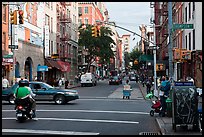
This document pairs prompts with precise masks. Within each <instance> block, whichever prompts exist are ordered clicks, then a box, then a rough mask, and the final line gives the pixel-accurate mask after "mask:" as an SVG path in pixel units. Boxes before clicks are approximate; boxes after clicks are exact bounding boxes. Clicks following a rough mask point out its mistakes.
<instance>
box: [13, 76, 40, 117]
mask: <svg viewBox="0 0 204 137" xmlns="http://www.w3.org/2000/svg"><path fill="white" fill-rule="evenodd" d="M18 84H19V87H18V88H17V89H16V90H15V91H14V96H15V98H16V99H15V104H16V105H17V104H18V103H20V102H22V101H23V102H28V103H29V104H30V107H31V109H32V111H33V119H34V120H37V118H36V113H35V112H36V102H35V100H34V98H33V97H34V96H35V94H33V92H32V90H31V88H30V87H29V81H28V80H23V79H21V80H20V81H19V83H18Z"/></svg>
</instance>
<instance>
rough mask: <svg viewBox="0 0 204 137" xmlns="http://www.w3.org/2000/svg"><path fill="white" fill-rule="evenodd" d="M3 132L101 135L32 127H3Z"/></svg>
mask: <svg viewBox="0 0 204 137" xmlns="http://www.w3.org/2000/svg"><path fill="white" fill-rule="evenodd" d="M2 132H9V133H29V134H32V133H34V134H57V135H99V133H94V132H74V131H52V130H30V129H2Z"/></svg>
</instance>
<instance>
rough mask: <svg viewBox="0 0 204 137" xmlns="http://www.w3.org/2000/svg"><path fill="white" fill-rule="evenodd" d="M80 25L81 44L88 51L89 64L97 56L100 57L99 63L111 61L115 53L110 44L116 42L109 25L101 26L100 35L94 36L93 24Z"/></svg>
mask: <svg viewBox="0 0 204 137" xmlns="http://www.w3.org/2000/svg"><path fill="white" fill-rule="evenodd" d="M82 26H83V25H81V26H80V27H79V41H78V43H79V46H82V47H84V48H85V49H87V51H88V55H86V58H87V60H86V62H87V63H88V70H89V66H90V65H91V64H92V63H93V62H94V61H96V57H99V59H100V60H99V63H102V64H107V63H108V62H110V58H113V57H114V53H113V51H112V50H111V47H110V45H111V44H114V45H115V42H114V40H113V39H112V38H111V36H112V31H111V29H110V28H108V27H103V26H101V27H100V34H101V35H100V36H99V37H96V38H95V37H92V30H91V28H92V27H93V25H86V28H83V27H82Z"/></svg>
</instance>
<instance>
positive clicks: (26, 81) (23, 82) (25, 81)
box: [18, 80, 29, 87]
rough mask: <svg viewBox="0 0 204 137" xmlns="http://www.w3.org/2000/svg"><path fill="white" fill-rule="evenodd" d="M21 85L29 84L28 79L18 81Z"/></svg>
mask: <svg viewBox="0 0 204 137" xmlns="http://www.w3.org/2000/svg"><path fill="white" fill-rule="evenodd" d="M18 85H19V87H24V86H27V87H28V86H29V81H28V80H20V81H19V82H18Z"/></svg>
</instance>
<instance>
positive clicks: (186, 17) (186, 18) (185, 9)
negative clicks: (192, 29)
mask: <svg viewBox="0 0 204 137" xmlns="http://www.w3.org/2000/svg"><path fill="white" fill-rule="evenodd" d="M185 22H187V7H186V8H185Z"/></svg>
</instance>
